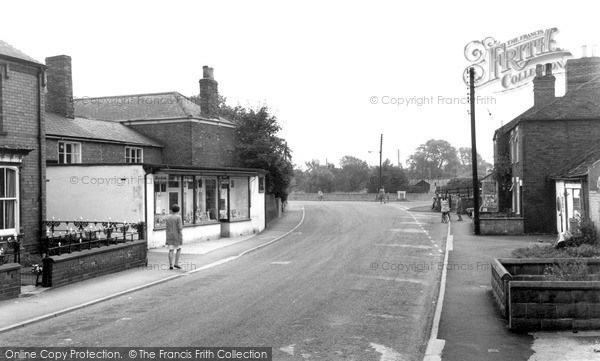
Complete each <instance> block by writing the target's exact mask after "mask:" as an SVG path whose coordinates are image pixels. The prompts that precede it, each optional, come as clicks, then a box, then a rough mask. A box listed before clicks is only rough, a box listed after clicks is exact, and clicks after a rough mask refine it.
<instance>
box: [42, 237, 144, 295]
mask: <svg viewBox="0 0 600 361" xmlns="http://www.w3.org/2000/svg"><path fill="white" fill-rule="evenodd" d="M147 246H148V245H147V243H146V241H143V240H141V241H135V242H128V243H122V244H117V245H111V246H108V247H101V248H95V249H91V250H83V251H81V252H73V253H69V254H64V255H61V256H53V257H50V258H46V259H44V274H43V279H42V285H43V286H44V287H58V286H63V285H66V284H70V283H75V282H79V281H83V280H86V279H89V278H93V277H98V276H102V275H106V274H110V273H114V272H120V271H124V270H127V269H130V268H136V267H145V266H146V265H147V263H148V259H147Z"/></svg>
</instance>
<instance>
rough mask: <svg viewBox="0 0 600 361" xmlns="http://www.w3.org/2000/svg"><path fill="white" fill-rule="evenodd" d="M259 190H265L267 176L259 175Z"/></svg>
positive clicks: (262, 191) (260, 191)
mask: <svg viewBox="0 0 600 361" xmlns="http://www.w3.org/2000/svg"><path fill="white" fill-rule="evenodd" d="M258 192H259V193H264V192H265V177H258Z"/></svg>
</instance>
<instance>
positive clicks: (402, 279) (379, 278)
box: [354, 275, 427, 285]
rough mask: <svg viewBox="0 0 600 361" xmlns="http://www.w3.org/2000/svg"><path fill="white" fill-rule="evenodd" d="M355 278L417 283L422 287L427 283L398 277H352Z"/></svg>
mask: <svg viewBox="0 0 600 361" xmlns="http://www.w3.org/2000/svg"><path fill="white" fill-rule="evenodd" d="M354 276H356V277H360V278H370V279H375V280H381V281H395V282H410V283H419V284H422V285H426V284H427V282H425V281H423V280H416V279H413V278H400V277H385V276H365V275H354Z"/></svg>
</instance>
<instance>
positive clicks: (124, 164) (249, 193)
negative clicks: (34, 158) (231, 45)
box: [46, 55, 266, 247]
mask: <svg viewBox="0 0 600 361" xmlns="http://www.w3.org/2000/svg"><path fill="white" fill-rule="evenodd" d="M46 62H47V65H48V97H47V103H48V106H47V107H46V109H47V111H48V113H47V115H46V117H47V119H48V122H47V123H48V125H47V132H46V133H47V135H46V149H47V153H48V156H47V160H48V176H47V178H48V186H47V187H48V195H49V196H48V216H49V217H56V218H57V219H79V218H84V219H107V218H108V217H112V219H113V220H115V219H119V220H121V219H123V220H125V221H127V222H137V221H140V220H144V221H146V223H147V225H148V227H147V235H146V236H147V239H148V244H149V246H150V247H158V246H161V245H163V244H164V242H165V229H164V218H165V217H166V216H167V215H168V214H169V209H170V207H171V205H173V204H178V205H180V206H181V214H182V218H183V222H184V232H183V235H184V241H193V240H199V239H213V238H219V237H228V236H232V235H241V234H249V233H256V232H259V231H260V230H262V229H264V227H265V194H264V175H265V173H266V172H264V171H262V170H257V169H243V168H237V167H236V160H235V158H234V149H235V137H234V136H235V124H234V123H233V122H231V121H229V120H227V119H224V118H222V117H220V116H219V115H218V114H217V112H218V100H219V94H218V84H217V82H216V81H215V80H214V77H213V69H212V68H209V67H207V66H205V67H204V68H203V77H202V79H200V97H199V98H200V102H199V103H200V104H196V103H195V102H194V101H191V100H190V99H188V98H186V97H184V96H183V95H181V94H179V93H177V92H166V93H157V94H134V95H124V96H110V97H95V98H89V97H84V98H79V99H74V100H73V101H72V102H65V101H63V100H64V99H73V91H72V78H71V76H72V75H71V59H70V58H69V57H67V56H64V55H63V56H58V57H52V58H48V59H46ZM51 75H52V76H51ZM54 84H58V85H56V86H55V85H54ZM67 190H68V191H67Z"/></svg>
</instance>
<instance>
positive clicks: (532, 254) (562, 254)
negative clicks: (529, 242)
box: [511, 244, 600, 258]
mask: <svg viewBox="0 0 600 361" xmlns="http://www.w3.org/2000/svg"><path fill="white" fill-rule="evenodd" d="M511 256H512V257H514V258H572V257H573V258H578V257H581V258H595V257H600V247H598V246H591V245H589V244H583V245H581V246H578V247H565V248H560V249H556V248H554V247H553V246H551V245H539V244H536V245H533V246H530V247H525V248H517V249H515V250H513V251H512V252H511Z"/></svg>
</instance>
